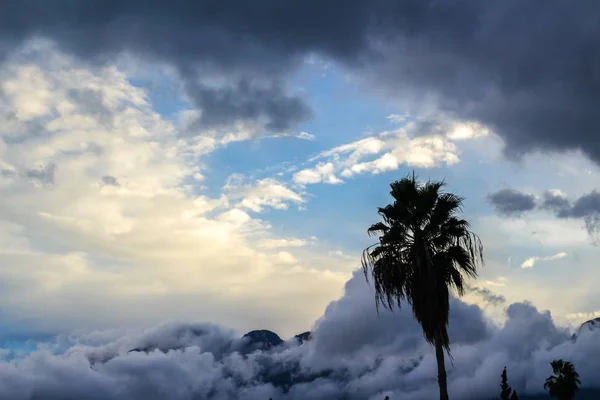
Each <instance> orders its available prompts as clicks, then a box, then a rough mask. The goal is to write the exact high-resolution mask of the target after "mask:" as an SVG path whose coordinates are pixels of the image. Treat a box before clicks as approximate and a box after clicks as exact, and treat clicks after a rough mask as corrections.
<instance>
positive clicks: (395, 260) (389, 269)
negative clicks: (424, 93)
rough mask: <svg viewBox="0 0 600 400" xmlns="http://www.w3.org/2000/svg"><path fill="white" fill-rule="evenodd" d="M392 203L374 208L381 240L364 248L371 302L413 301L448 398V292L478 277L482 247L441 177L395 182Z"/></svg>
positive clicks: (372, 232) (375, 232)
mask: <svg viewBox="0 0 600 400" xmlns="http://www.w3.org/2000/svg"><path fill="white" fill-rule="evenodd" d="M390 186H391V189H392V190H391V195H392V197H393V198H394V202H393V203H392V204H389V205H387V206H385V207H383V208H379V209H378V213H379V215H380V216H381V217H382V219H383V221H381V222H377V223H376V224H374V225H372V226H371V227H370V228H369V230H368V233H369V235H377V236H378V237H379V242H378V243H376V244H374V245H372V246H370V247H367V248H366V249H365V250H364V251H363V256H362V266H363V271H364V273H365V278H366V279H367V281H368V280H369V277H368V271H369V270H371V276H372V279H373V281H374V286H375V304H376V308H377V312H379V305H380V304H381V305H383V306H384V307H385V308H388V309H390V310H392V309H393V307H394V304H396V305H397V306H398V307H401V303H402V302H406V303H408V304H409V305H411V306H412V311H413V316H414V317H415V319H416V320H417V321H418V322H419V324H421V327H422V328H423V334H424V336H425V339H426V340H427V342H429V343H431V344H433V345H434V346H435V353H436V358H437V366H438V383H439V387H440V399H441V400H447V399H448V389H447V384H446V367H445V362H444V350H445V351H446V352H448V354H450V340H449V338H448V330H447V328H448V315H449V312H450V291H451V289H452V288H454V289H456V291H457V292H458V294H459V295H462V294H463V293H464V289H465V278H466V277H471V278H474V277H476V276H477V268H478V266H480V265H482V264H483V246H482V245H481V241H480V240H479V238H478V237H477V236H476V235H475V234H473V233H472V232H471V231H470V230H469V223H468V222H467V221H465V220H463V219H460V218H459V217H458V215H457V214H458V213H459V212H460V211H461V209H462V201H463V199H462V198H461V197H458V196H457V195H455V194H452V193H445V192H442V191H441V189H442V187H443V186H444V182H434V181H433V182H432V181H429V182H427V183H424V184H421V183H419V182H417V181H416V179H415V176H414V172H413V175H412V178H411V177H406V178H403V179H401V180H399V181H396V182H393V183H392V184H391V185H390Z"/></svg>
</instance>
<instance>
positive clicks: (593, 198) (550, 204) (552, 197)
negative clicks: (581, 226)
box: [542, 190, 600, 236]
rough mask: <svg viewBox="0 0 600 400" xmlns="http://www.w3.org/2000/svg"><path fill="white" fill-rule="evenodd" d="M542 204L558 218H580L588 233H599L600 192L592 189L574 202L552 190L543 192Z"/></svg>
mask: <svg viewBox="0 0 600 400" xmlns="http://www.w3.org/2000/svg"><path fill="white" fill-rule="evenodd" d="M542 205H543V206H544V207H545V208H546V209H549V210H551V211H552V212H554V213H555V215H556V216H557V217H559V218H581V219H583V221H584V222H585V227H586V229H587V230H588V232H589V233H590V235H594V236H595V235H597V234H599V233H600V192H599V191H598V190H593V191H591V192H590V193H588V194H585V195H583V196H581V197H579V198H578V199H576V200H575V201H574V202H571V201H569V199H567V198H566V197H564V196H562V195H560V194H556V193H553V192H545V193H544V202H543V203H542Z"/></svg>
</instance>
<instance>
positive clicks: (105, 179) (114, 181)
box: [101, 175, 121, 186]
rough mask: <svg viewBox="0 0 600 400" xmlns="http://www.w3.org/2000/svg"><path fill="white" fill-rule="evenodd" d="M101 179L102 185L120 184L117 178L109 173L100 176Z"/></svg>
mask: <svg viewBox="0 0 600 400" xmlns="http://www.w3.org/2000/svg"><path fill="white" fill-rule="evenodd" d="M101 181H102V183H103V184H104V185H108V186H121V185H120V184H119V181H118V180H117V178H115V177H114V176H111V175H104V176H103V177H102V178H101Z"/></svg>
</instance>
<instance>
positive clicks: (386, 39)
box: [0, 0, 600, 163]
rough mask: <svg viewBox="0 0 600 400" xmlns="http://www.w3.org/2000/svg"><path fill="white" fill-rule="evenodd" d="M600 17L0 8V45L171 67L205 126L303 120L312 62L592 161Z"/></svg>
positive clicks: (133, 5)
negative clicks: (305, 73)
mask: <svg viewBox="0 0 600 400" xmlns="http://www.w3.org/2000/svg"><path fill="white" fill-rule="evenodd" d="M598 11H600V5H599V4H598V2H596V1H593V0H583V1H578V2H577V3H565V2H563V1H559V0H551V1H529V2H527V3H523V2H521V1H518V0H508V1H488V2H472V1H464V0H460V1H455V2H451V3H448V2H440V1H435V0H420V1H413V0H401V1H393V0H382V1H378V2H376V3H373V2H369V1H365V0H352V1H347V2H344V5H343V12H342V8H341V6H340V4H339V2H336V1H332V0H325V1H323V0H320V1H294V2H286V3H285V5H283V4H281V3H280V2H278V1H274V0H260V1H253V2H251V3H248V2H245V1H236V2H234V3H231V2H229V3H227V4H225V3H221V2H214V1H208V0H203V1H185V0H179V1H175V2H168V3H165V2H161V1H155V0H148V1H146V0H122V1H108V2H106V1H100V0H91V1H85V2H80V1H71V0H59V1H54V2H52V3H49V2H47V1H44V0H31V1H28V2H22V1H19V0H7V1H4V2H2V5H1V6H0V38H1V39H0V49H3V50H4V51H5V52H8V51H9V50H10V49H14V48H15V46H17V45H18V44H20V43H22V41H23V40H26V39H29V38H32V37H34V36H35V37H42V38H49V39H52V40H55V41H56V42H57V43H58V44H59V45H60V46H61V47H62V48H63V49H66V50H67V51H69V52H72V53H73V54H76V55H79V56H81V57H83V58H85V59H87V60H90V61H94V62H99V61H103V60H107V59H111V58H113V57H114V56H115V55H116V54H118V53H121V52H124V51H125V52H128V53H129V54H132V55H134V56H137V57H142V58H143V59H144V60H148V61H154V62H157V63H163V64H169V65H171V66H174V67H175V69H176V70H177V72H178V73H179V74H180V76H181V77H182V78H183V85H184V87H185V88H186V91H187V93H188V95H189V96H190V98H191V101H192V102H193V103H194V104H195V106H197V107H198V108H200V109H202V110H203V116H202V117H201V118H200V120H199V126H203V127H205V128H219V127H221V126H222V125H231V124H232V123H237V124H245V125H247V126H253V127H256V128H257V129H267V130H271V131H286V130H289V129H290V128H291V127H293V126H295V125H296V124H297V123H299V122H302V121H304V120H306V119H307V118H310V116H311V107H310V105H309V104H308V103H307V102H306V100H305V99H304V98H303V97H302V96H301V95H300V94H298V93H295V92H294V91H293V90H292V89H291V88H290V86H289V84H288V83H289V78H290V76H291V74H292V73H293V72H294V71H295V70H296V69H297V67H298V66H299V65H301V63H302V62H303V60H305V59H306V58H307V57H308V56H313V55H316V56H317V57H323V58H325V59H327V60H333V61H334V62H337V63H339V64H341V65H343V66H345V67H346V68H347V69H348V71H350V72H351V73H352V74H354V75H355V76H356V77H357V79H359V80H363V81H364V82H365V83H368V84H369V86H370V87H372V88H374V90H377V91H379V92H381V93H384V94H386V95H387V96H389V97H391V98H394V99H395V100H400V102H401V103H402V104H404V105H405V106H406V107H408V108H413V110H408V111H413V112H415V113H417V114H423V113H427V112H428V111H434V112H436V113H440V112H441V113H446V114H450V115H453V116H455V117H457V118H459V119H463V120H477V121H480V122H482V123H484V124H485V125H487V126H489V127H491V128H492V129H493V130H494V131H496V132H497V133H499V134H500V135H502V137H503V138H504V139H505V141H506V144H507V151H508V154H512V155H518V154H522V153H524V152H528V151H532V150H536V149H541V150H551V151H554V150H558V151H563V150H581V151H583V152H584V153H585V154H587V155H588V156H589V157H590V158H591V159H592V160H594V161H595V162H596V163H598V162H600V145H599V144H598V141H597V140H596V138H597V135H598V130H599V128H600V122H598V118H596V110H597V109H598V106H599V105H600V81H599V80H598V79H597V72H596V71H597V70H598V63H599V61H598V60H600V47H599V46H598V43H600V40H599V39H600V31H599V29H598V24H597V23H596V20H595V15H597V13H598ZM557 21H560V23H557ZM0 51H1V50H0ZM398 96H400V98H399V97H398Z"/></svg>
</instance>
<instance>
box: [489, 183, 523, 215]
mask: <svg viewBox="0 0 600 400" xmlns="http://www.w3.org/2000/svg"><path fill="white" fill-rule="evenodd" d="M487 198H488V201H489V202H490V204H491V205H492V207H494V209H495V210H496V211H497V212H498V213H499V214H503V215H519V214H521V213H523V212H526V211H531V210H533V209H534V208H535V197H534V196H533V195H531V194H527V193H523V192H520V191H518V190H516V189H502V190H499V191H497V192H494V193H490V194H489V195H488V197H487Z"/></svg>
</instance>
